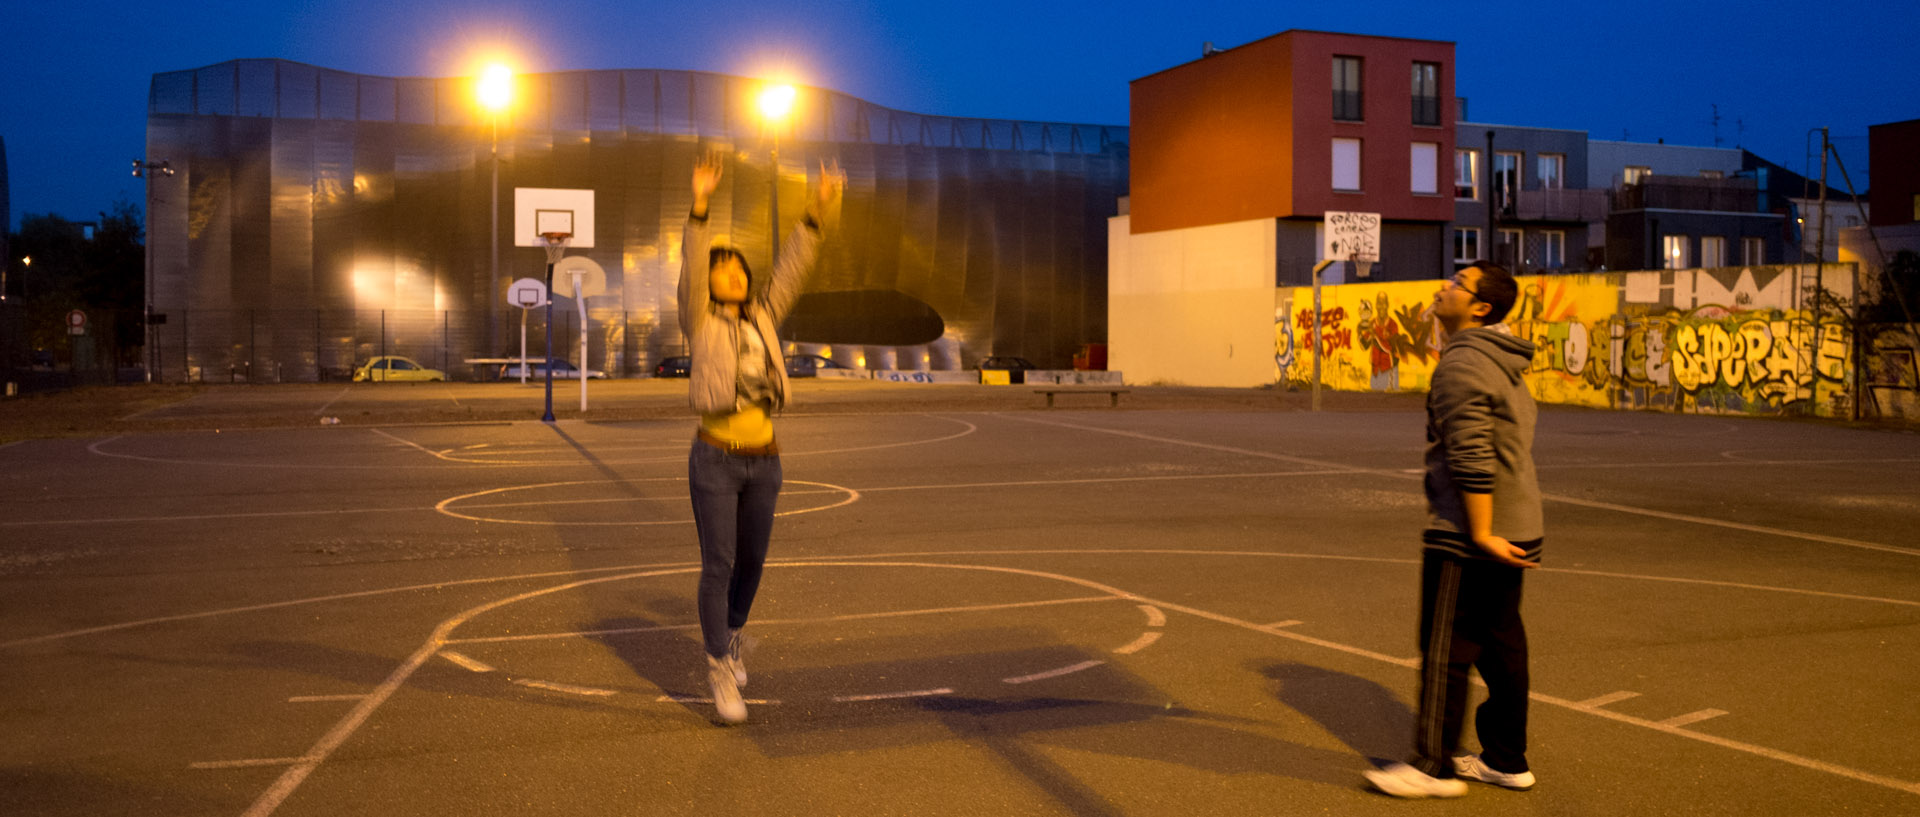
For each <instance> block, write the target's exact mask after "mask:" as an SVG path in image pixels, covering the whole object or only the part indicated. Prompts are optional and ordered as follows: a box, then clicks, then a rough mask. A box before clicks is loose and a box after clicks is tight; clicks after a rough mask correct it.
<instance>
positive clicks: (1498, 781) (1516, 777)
mask: <svg viewBox="0 0 1920 817" xmlns="http://www.w3.org/2000/svg"><path fill="white" fill-rule="evenodd" d="M1453 773H1454V774H1457V775H1459V776H1461V777H1464V778H1466V779H1468V780H1478V781H1480V782H1482V783H1492V784H1493V785H1496V786H1499V787H1501V788H1503V789H1513V790H1514V791H1526V790H1527V789H1531V788H1533V782H1534V781H1533V772H1515V773H1513V774H1508V773H1506V772H1503V771H1499V770H1497V769H1494V768H1492V767H1490V766H1488V765H1487V764H1485V763H1483V762H1481V760H1480V756H1479V755H1457V756H1455V757H1454V758H1453Z"/></svg>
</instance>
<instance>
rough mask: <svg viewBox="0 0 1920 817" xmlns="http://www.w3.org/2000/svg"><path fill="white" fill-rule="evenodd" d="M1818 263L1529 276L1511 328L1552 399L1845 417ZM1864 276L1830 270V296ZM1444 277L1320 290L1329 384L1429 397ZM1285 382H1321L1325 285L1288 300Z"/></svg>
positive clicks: (1281, 373) (1280, 303)
mask: <svg viewBox="0 0 1920 817" xmlns="http://www.w3.org/2000/svg"><path fill="white" fill-rule="evenodd" d="M1814 278H1815V271H1814V268H1813V267H1810V266H1807V267H1792V266H1768V267H1748V268H1730V269H1711V270H1678V271H1659V272H1629V273H1612V274H1595V275H1556V276H1521V277H1520V278H1519V283H1520V289H1521V299H1520V302H1519V303H1518V304H1516V305H1515V306H1514V311H1513V313H1512V315H1510V316H1509V318H1508V323H1509V324H1510V325H1511V326H1512V327H1513V330H1514V331H1515V333H1517V334H1519V335H1521V336H1523V337H1527V338H1531V339H1532V340H1533V341H1534V343H1535V344H1536V346H1538V349H1539V351H1538V352H1537V353H1536V354H1535V356H1534V360H1533V365H1532V366H1531V367H1530V368H1529V369H1528V372H1527V375H1526V378H1527V384H1528V386H1529V388H1530V390H1531V391H1532V392H1533V395H1534V397H1535V398H1536V399H1538V400H1540V401H1541V402H1544V403H1562V404H1570V405H1582V406H1593V407H1597V408H1625V409H1660V410H1668V411H1682V412H1701V413H1747V414H1787V413H1811V414H1816V415H1819V416H1846V415H1847V413H1848V411H1849V406H1848V402H1847V401H1848V399H1849V397H1848V395H1849V393H1850V380H1851V378H1852V372H1853V368H1852V358H1851V354H1850V352H1849V349H1850V348H1851V345H1852V344H1851V340H1850V338H1849V330H1848V329H1847V326H1846V324H1845V322H1844V318H1842V317H1841V315H1840V314H1839V312H1838V311H1837V310H1836V309H1835V308H1833V307H1832V306H1828V307H1827V309H1826V311H1825V314H1824V316H1816V313H1815V311H1814V310H1813V309H1812V305H1813V304H1814V303H1815V296H1814V293H1815V287H1814V286H1813V285H1814ZM1850 281H1851V273H1850V271H1849V270H1848V268H1847V267H1846V266H1844V265H1828V266H1826V268H1825V281H1824V284H1825V287H1824V291H1825V293H1826V296H1827V297H1829V298H1835V299H1840V300H1842V301H1845V300H1849V299H1850V294H1851V290H1850V287H1851V283H1850ZM1439 288H1440V282H1438V281H1429V282H1417V283H1416V282H1400V283H1384V284H1345V285H1341V286H1331V287H1323V288H1322V290H1321V333H1320V342H1319V346H1320V351H1321V355H1322V358H1321V382H1322V383H1323V385H1326V386H1329V387H1331V388H1335V389H1341V390H1349V391H1423V390H1425V389H1426V388H1427V385H1428V382H1429V380H1430V378H1431V377H1432V375H1433V365H1434V361H1435V359H1436V356H1437V355H1438V352H1439V348H1440V344H1441V342H1442V340H1441V338H1440V332H1439V327H1438V326H1437V324H1436V323H1435V322H1434V320H1433V314H1432V307H1433V296H1434V294H1435V293H1436V292H1438V291H1439ZM1275 302H1276V308H1275V311H1274V323H1273V329H1274V362H1275V365H1276V377H1277V378H1278V379H1281V380H1284V381H1287V382H1289V383H1295V384H1307V383H1310V382H1311V377H1312V371H1313V368H1312V367H1313V359H1312V349H1313V345H1312V344H1311V339H1312V337H1313V336H1312V332H1311V327H1312V321H1313V311H1312V306H1311V305H1312V303H1313V290H1312V289H1311V288H1306V287H1299V288H1293V287H1288V288H1282V289H1280V290H1278V291H1277V292H1276V294H1275Z"/></svg>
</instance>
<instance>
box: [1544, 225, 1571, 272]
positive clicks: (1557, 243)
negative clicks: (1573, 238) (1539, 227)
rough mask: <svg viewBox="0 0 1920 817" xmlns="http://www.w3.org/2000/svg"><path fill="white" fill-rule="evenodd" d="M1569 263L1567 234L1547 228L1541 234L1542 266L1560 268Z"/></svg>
mask: <svg viewBox="0 0 1920 817" xmlns="http://www.w3.org/2000/svg"><path fill="white" fill-rule="evenodd" d="M1566 265H1567V234H1566V232H1565V231H1562V230H1547V231H1545V232H1543V233H1541V234H1540V266H1543V267H1546V268H1547V269H1559V268H1561V267H1564V266H1566Z"/></svg>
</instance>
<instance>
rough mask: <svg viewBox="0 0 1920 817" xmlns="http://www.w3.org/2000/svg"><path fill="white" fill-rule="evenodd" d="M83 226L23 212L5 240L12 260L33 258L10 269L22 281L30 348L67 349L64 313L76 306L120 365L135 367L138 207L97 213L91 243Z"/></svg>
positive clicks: (140, 300)
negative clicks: (110, 346) (110, 347)
mask: <svg viewBox="0 0 1920 817" xmlns="http://www.w3.org/2000/svg"><path fill="white" fill-rule="evenodd" d="M87 226H88V225H86V224H84V223H80V222H74V221H68V220H67V219H65V218H62V217H60V216H58V215H55V214H52V213H45V214H25V215H23V216H21V218H20V232H18V233H15V234H13V235H12V236H11V237H10V239H9V241H8V243H9V245H10V247H9V254H10V255H13V256H15V257H25V258H32V259H33V263H32V264H31V265H16V266H15V267H14V268H13V269H14V271H15V273H16V274H18V275H19V277H20V280H19V283H18V284H17V287H18V289H17V291H18V292H19V293H20V298H21V300H22V301H23V302H24V312H25V318H26V323H27V333H26V341H27V345H28V346H29V347H30V348H32V349H35V350H56V349H64V348H66V346H67V344H68V340H67V326H66V319H67V313H68V312H71V311H73V310H75V309H79V310H82V311H84V312H86V313H87V316H88V318H89V320H90V321H91V322H93V324H94V326H95V327H97V330H96V331H97V334H96V337H100V338H103V339H108V340H110V341H111V342H112V343H113V346H114V348H113V350H112V355H113V359H114V361H115V362H116V363H117V364H129V363H137V362H139V359H140V348H141V345H142V343H143V338H142V332H141V326H142V324H143V317H142V311H143V307H142V304H144V303H145V301H146V275H145V265H146V260H145V253H146V250H145V248H144V247H143V246H142V243H141V242H142V240H143V239H144V238H145V234H144V230H143V229H142V227H141V219H140V210H139V208H137V207H136V206H134V205H133V203H131V202H128V201H126V200H124V199H122V200H120V201H116V202H114V203H113V206H112V207H111V208H109V210H108V211H105V212H102V213H100V220H99V221H98V222H95V223H94V224H93V225H92V226H93V237H92V238H91V239H89V238H88V237H87V231H86V227H87ZM9 261H10V262H11V261H12V259H9ZM9 277H11V274H10V276H9ZM11 288H12V287H10V289H11Z"/></svg>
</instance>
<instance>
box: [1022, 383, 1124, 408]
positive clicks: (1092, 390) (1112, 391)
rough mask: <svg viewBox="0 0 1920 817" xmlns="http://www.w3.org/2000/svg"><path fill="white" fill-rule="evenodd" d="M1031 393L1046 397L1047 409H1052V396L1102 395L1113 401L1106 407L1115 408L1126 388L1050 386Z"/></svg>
mask: <svg viewBox="0 0 1920 817" xmlns="http://www.w3.org/2000/svg"><path fill="white" fill-rule="evenodd" d="M1033 393H1034V394H1044V395H1046V396H1047V408H1053V396H1054V395H1056V394H1104V395H1107V396H1108V397H1109V398H1111V399H1112V401H1113V402H1111V403H1109V404H1108V405H1110V406H1113V407H1116V408H1117V407H1119V405H1120V395H1122V394H1126V393H1127V388H1126V387H1124V386H1052V387H1048V388H1040V389H1034V390H1033Z"/></svg>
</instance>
